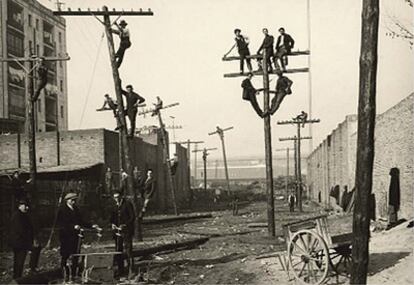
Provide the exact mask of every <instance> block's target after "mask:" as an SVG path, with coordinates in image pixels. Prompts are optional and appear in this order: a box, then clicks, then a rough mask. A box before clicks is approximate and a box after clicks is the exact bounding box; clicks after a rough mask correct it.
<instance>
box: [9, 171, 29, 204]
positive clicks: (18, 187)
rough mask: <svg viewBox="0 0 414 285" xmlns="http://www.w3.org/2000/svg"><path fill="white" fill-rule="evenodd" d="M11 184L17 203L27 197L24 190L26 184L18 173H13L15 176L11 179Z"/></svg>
mask: <svg viewBox="0 0 414 285" xmlns="http://www.w3.org/2000/svg"><path fill="white" fill-rule="evenodd" d="M10 179H11V181H10V184H11V187H12V189H13V191H14V198H15V199H16V201H19V200H21V199H24V197H25V190H24V182H23V181H22V178H21V176H20V173H19V172H18V171H15V172H13V176H12V177H11V178H10Z"/></svg>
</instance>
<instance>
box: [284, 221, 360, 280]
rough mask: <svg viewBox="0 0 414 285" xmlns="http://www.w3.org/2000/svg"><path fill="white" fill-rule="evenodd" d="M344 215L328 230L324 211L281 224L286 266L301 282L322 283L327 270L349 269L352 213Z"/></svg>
mask: <svg viewBox="0 0 414 285" xmlns="http://www.w3.org/2000/svg"><path fill="white" fill-rule="evenodd" d="M344 218H345V219H344ZM344 218H338V219H336V224H337V226H336V229H335V230H332V231H331V232H330V227H329V224H330V223H329V221H328V218H327V215H319V216H315V217H312V218H308V219H304V220H300V221H296V222H292V223H287V224H284V225H283V231H284V235H285V238H286V242H287V253H286V258H287V261H286V264H285V267H286V268H285V270H287V271H288V272H291V273H293V275H294V277H295V279H296V280H298V281H299V282H300V283H302V284H321V283H323V282H324V281H325V280H326V279H327V277H328V273H329V271H330V270H333V271H334V272H335V273H336V274H337V275H338V274H340V273H343V272H346V273H347V272H350V271H349V270H350V268H351V264H352V256H351V251H352V250H351V244H352V219H351V218H352V217H350V216H348V217H346V216H345V217H344ZM330 220H331V219H330ZM332 220H333V221H335V219H332ZM331 224H332V223H331ZM338 225H339V226H338Z"/></svg>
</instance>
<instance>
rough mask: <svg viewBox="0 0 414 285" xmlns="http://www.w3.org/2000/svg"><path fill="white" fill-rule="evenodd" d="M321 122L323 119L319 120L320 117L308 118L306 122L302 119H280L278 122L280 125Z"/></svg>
mask: <svg viewBox="0 0 414 285" xmlns="http://www.w3.org/2000/svg"><path fill="white" fill-rule="evenodd" d="M320 122H321V120H319V119H311V120H306V121H305V122H303V121H300V120H288V121H278V122H277V124H278V125H295V124H299V125H302V124H303V123H305V124H314V123H320Z"/></svg>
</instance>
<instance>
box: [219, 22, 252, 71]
mask: <svg viewBox="0 0 414 285" xmlns="http://www.w3.org/2000/svg"><path fill="white" fill-rule="evenodd" d="M234 34H235V35H236V37H235V38H234V40H235V41H236V43H235V44H234V45H233V46H232V48H231V49H230V50H229V51H228V52H227V53H226V54H225V55H224V58H226V57H227V55H229V53H230V52H231V51H232V50H233V49H234V48H235V47H236V46H237V50H238V52H239V56H240V74H243V72H244V61H246V64H247V68H248V69H249V71H250V72H252V70H253V69H252V64H251V61H250V58H247V56H250V50H249V38H248V37H246V36H243V35H242V34H241V30H240V29H235V30H234Z"/></svg>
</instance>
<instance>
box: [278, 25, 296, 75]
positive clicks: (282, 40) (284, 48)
mask: <svg viewBox="0 0 414 285" xmlns="http://www.w3.org/2000/svg"><path fill="white" fill-rule="evenodd" d="M279 33H280V35H279V37H277V41H276V46H275V48H276V54H275V57H274V62H275V66H276V68H277V69H280V67H279V64H278V61H280V65H281V66H282V70H283V71H284V72H285V71H286V65H287V63H288V62H287V60H288V58H287V55H289V54H290V53H291V51H292V49H293V46H294V45H295V41H294V40H293V38H292V37H291V36H290V35H289V34H286V33H285V29H284V28H280V29H279Z"/></svg>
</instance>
